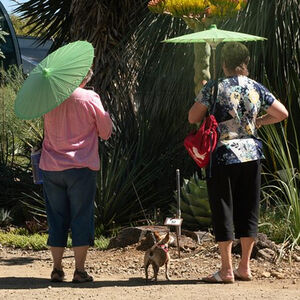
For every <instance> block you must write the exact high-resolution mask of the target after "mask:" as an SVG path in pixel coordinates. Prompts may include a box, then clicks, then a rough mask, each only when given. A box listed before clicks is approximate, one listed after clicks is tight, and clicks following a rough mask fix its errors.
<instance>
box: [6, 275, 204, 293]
mask: <svg viewBox="0 0 300 300" xmlns="http://www.w3.org/2000/svg"><path fill="white" fill-rule="evenodd" d="M195 283H201V282H200V280H170V281H166V280H162V281H158V282H149V283H146V281H145V279H144V278H130V279H128V280H95V281H94V282H87V283H80V284H78V283H77V284H76V283H72V282H68V281H65V282H61V283H57V282H50V280H49V279H48V278H35V277H2V278H0V289H12V290H18V289H40V288H48V287H49V286H51V287H52V288H70V287H71V288H80V289H82V288H89V289H91V288H101V287H137V286H151V285H182V284H195Z"/></svg>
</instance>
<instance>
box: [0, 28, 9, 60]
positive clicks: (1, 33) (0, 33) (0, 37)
mask: <svg viewBox="0 0 300 300" xmlns="http://www.w3.org/2000/svg"><path fill="white" fill-rule="evenodd" d="M6 35H8V33H7V32H5V31H3V30H2V28H1V27H0V45H2V44H3V43H5V36H6ZM0 58H5V56H4V54H3V52H2V50H1V47H0Z"/></svg>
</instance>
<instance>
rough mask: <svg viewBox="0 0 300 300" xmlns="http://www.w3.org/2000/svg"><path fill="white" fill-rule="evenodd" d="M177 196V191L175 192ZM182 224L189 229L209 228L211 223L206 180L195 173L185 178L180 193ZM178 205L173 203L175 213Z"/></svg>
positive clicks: (172, 207)
mask: <svg viewBox="0 0 300 300" xmlns="http://www.w3.org/2000/svg"><path fill="white" fill-rule="evenodd" d="M175 198H177V192H175ZM180 206H181V216H182V218H183V223H182V226H183V227H185V228H188V229H192V230H197V229H199V228H200V229H207V228H208V227H209V226H210V225H211V211H210V207H209V202H208V193H207V187H206V182H205V180H201V179H199V176H198V174H197V173H194V174H193V176H192V177H191V178H190V179H184V180H183V186H182V187H181V193H180ZM176 210H177V207H175V205H171V211H172V212H173V213H175V212H176Z"/></svg>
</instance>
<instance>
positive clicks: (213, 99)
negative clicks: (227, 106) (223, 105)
mask: <svg viewBox="0 0 300 300" xmlns="http://www.w3.org/2000/svg"><path fill="white" fill-rule="evenodd" d="M213 87H214V92H213V97H212V109H211V111H210V114H211V115H214V114H215V111H216V103H217V95H218V79H216V80H215V82H214V86H213Z"/></svg>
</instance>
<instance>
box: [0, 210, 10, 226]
mask: <svg viewBox="0 0 300 300" xmlns="http://www.w3.org/2000/svg"><path fill="white" fill-rule="evenodd" d="M11 220H12V217H11V214H10V211H9V210H6V209H4V208H1V209H0V227H4V226H7V225H9V223H10V222H11Z"/></svg>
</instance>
